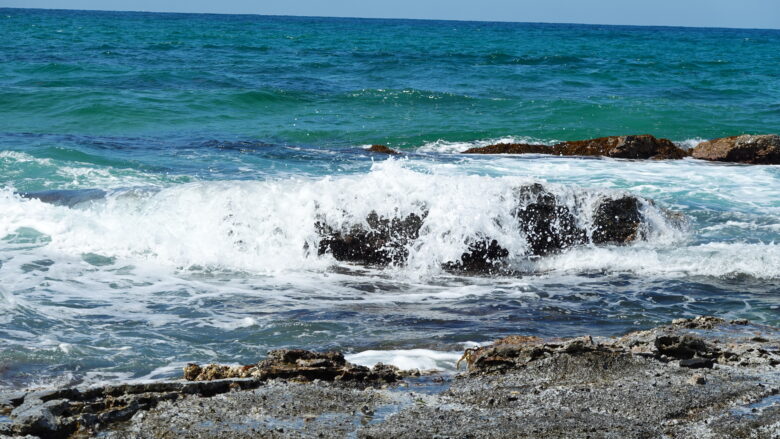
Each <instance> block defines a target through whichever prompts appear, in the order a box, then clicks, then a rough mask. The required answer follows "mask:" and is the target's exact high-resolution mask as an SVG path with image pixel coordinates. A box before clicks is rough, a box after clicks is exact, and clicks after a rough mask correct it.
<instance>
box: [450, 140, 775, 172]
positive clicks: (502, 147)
mask: <svg viewBox="0 0 780 439" xmlns="http://www.w3.org/2000/svg"><path fill="white" fill-rule="evenodd" d="M463 153H464V154H551V155H559V156H592V157H613V158H622V159H653V160H678V159H683V158H685V157H689V156H692V157H693V158H695V159H700V160H709V161H718V162H733V163H747V164H764V165H769V164H780V136H778V135H775V134H767V135H747V134H746V135H742V136H732V137H722V138H718V139H713V140H708V141H705V142H701V143H699V144H698V145H697V146H696V147H694V148H692V149H691V150H686V149H682V148H680V147H678V146H676V145H675V144H674V143H672V142H671V141H670V140H668V139H659V138H656V137H654V136H651V135H649V134H642V135H630V136H610V137H600V138H597V139H589V140H576V141H568V142H561V143H558V144H556V145H552V146H550V145H536V144H525V143H498V144H495V145H488V146H483V147H476V148H470V149H468V150H466V151H464V152H463Z"/></svg>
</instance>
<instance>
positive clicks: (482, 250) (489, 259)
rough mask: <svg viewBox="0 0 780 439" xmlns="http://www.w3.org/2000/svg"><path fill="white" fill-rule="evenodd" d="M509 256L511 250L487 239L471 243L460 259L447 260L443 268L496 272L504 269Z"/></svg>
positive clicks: (463, 271)
mask: <svg viewBox="0 0 780 439" xmlns="http://www.w3.org/2000/svg"><path fill="white" fill-rule="evenodd" d="M507 256H509V251H508V250H507V249H505V248H503V247H501V246H500V245H498V241H496V240H495V239H493V240H489V239H486V240H481V241H476V242H472V243H471V244H469V247H468V249H467V250H466V252H465V253H463V255H461V257H460V260H458V261H457V262H447V263H445V264H444V267H443V268H444V269H445V270H447V271H450V272H454V273H483V274H495V273H499V272H501V271H502V270H503V268H504V260H505V258H506V257H507Z"/></svg>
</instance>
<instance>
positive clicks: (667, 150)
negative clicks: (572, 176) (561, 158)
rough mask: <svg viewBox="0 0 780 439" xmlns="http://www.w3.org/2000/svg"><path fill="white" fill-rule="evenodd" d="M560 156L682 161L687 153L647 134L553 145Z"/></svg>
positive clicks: (668, 141)
mask: <svg viewBox="0 0 780 439" xmlns="http://www.w3.org/2000/svg"><path fill="white" fill-rule="evenodd" d="M555 149H556V152H558V153H559V154H560V155H584V156H606V157H614V158H623V159H656V160H659V159H682V158H685V157H687V156H688V153H687V152H686V151H685V150H683V149H681V148H679V147H677V146H676V145H675V144H674V143H672V142H671V141H670V140H668V139H658V138H656V137H654V136H651V135H649V134H642V135H638V136H611V137H599V138H597V139H590V140H578V141H570V142H563V143H559V144H558V145H555Z"/></svg>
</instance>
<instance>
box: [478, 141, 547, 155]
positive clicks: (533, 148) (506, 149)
mask: <svg viewBox="0 0 780 439" xmlns="http://www.w3.org/2000/svg"><path fill="white" fill-rule="evenodd" d="M554 153H555V152H554V151H553V150H552V149H551V147H550V146H548V145H532V144H527V143H498V144H495V145H488V146H482V147H474V148H469V149H467V150H465V151H463V154H554Z"/></svg>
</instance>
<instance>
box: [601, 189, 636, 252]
mask: <svg viewBox="0 0 780 439" xmlns="http://www.w3.org/2000/svg"><path fill="white" fill-rule="evenodd" d="M640 208H641V204H640V202H639V199H638V198H636V197H632V196H625V197H621V198H617V199H607V200H604V201H602V202H601V203H600V204H599V206H598V208H597V209H596V213H595V215H594V218H593V226H594V231H593V235H592V240H593V243H594V244H597V245H599V244H626V243H629V242H632V241H636V240H638V239H641V238H642V235H641V226H642V214H641V212H640Z"/></svg>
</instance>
